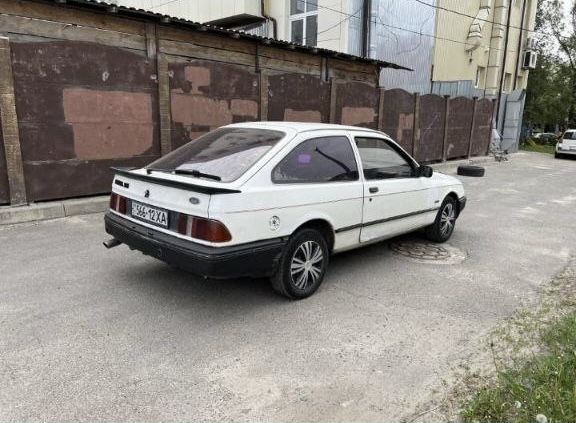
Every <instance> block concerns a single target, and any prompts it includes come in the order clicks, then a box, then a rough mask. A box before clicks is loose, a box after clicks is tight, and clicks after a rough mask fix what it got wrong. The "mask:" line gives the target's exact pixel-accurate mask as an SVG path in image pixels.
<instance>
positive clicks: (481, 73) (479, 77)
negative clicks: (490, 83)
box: [474, 66, 486, 88]
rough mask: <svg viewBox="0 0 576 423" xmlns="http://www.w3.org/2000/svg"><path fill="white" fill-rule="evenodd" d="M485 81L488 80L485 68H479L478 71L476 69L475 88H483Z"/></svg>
mask: <svg viewBox="0 0 576 423" xmlns="http://www.w3.org/2000/svg"><path fill="white" fill-rule="evenodd" d="M485 80H486V68H485V67H483V66H478V69H476V83H475V84H474V86H475V87H476V88H483V87H484V81H485Z"/></svg>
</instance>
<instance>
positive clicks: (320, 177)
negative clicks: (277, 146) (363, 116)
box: [272, 136, 358, 184]
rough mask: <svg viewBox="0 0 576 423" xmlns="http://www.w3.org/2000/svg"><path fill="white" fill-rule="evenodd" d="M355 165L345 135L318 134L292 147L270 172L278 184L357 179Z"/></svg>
mask: <svg viewBox="0 0 576 423" xmlns="http://www.w3.org/2000/svg"><path fill="white" fill-rule="evenodd" d="M357 180H358V166H357V164H356V158H355V157H354V150H353V149H352V145H351V144H350V141H349V140H348V138H347V137H344V136H334V137H321V138H312V139H309V140H306V141H304V142H302V143H301V144H299V145H298V146H297V147H295V148H294V149H293V150H292V151H291V152H290V153H288V154H287V155H286V157H284V159H283V160H282V161H281V162H280V163H278V165H276V167H275V168H274V170H273V171H272V181H273V182H275V183H279V184H293V183H321V182H338V181H357Z"/></svg>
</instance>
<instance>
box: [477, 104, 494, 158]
mask: <svg viewBox="0 0 576 423" xmlns="http://www.w3.org/2000/svg"><path fill="white" fill-rule="evenodd" d="M493 113H494V103H493V102H492V101H491V100H489V99H487V98H484V99H480V100H478V103H477V105H476V119H475V121H474V132H473V135H472V155H473V156H481V155H483V154H486V152H487V151H488V148H489V147H490V136H491V134H490V132H491V129H492V114H493Z"/></svg>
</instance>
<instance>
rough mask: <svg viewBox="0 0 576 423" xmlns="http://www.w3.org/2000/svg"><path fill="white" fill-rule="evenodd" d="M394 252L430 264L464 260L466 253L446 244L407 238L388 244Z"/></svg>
mask: <svg viewBox="0 0 576 423" xmlns="http://www.w3.org/2000/svg"><path fill="white" fill-rule="evenodd" d="M390 249H391V250H392V252H394V254H397V255H399V256H402V257H405V258H408V259H410V260H412V261H416V262H418V263H430V264H456V263H460V262H462V261H464V259H465V258H466V255H465V254H464V253H463V252H462V251H460V250H459V249H458V248H455V247H452V246H451V245H448V244H435V243H433V242H429V241H424V240H419V239H407V240H401V241H397V242H393V243H391V244H390Z"/></svg>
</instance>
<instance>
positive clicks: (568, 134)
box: [564, 131, 576, 140]
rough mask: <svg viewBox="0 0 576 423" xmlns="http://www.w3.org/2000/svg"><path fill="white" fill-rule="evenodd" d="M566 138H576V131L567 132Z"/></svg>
mask: <svg viewBox="0 0 576 423" xmlns="http://www.w3.org/2000/svg"><path fill="white" fill-rule="evenodd" d="M564 139H565V140H576V132H574V131H569V132H566V133H565V134H564Z"/></svg>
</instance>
